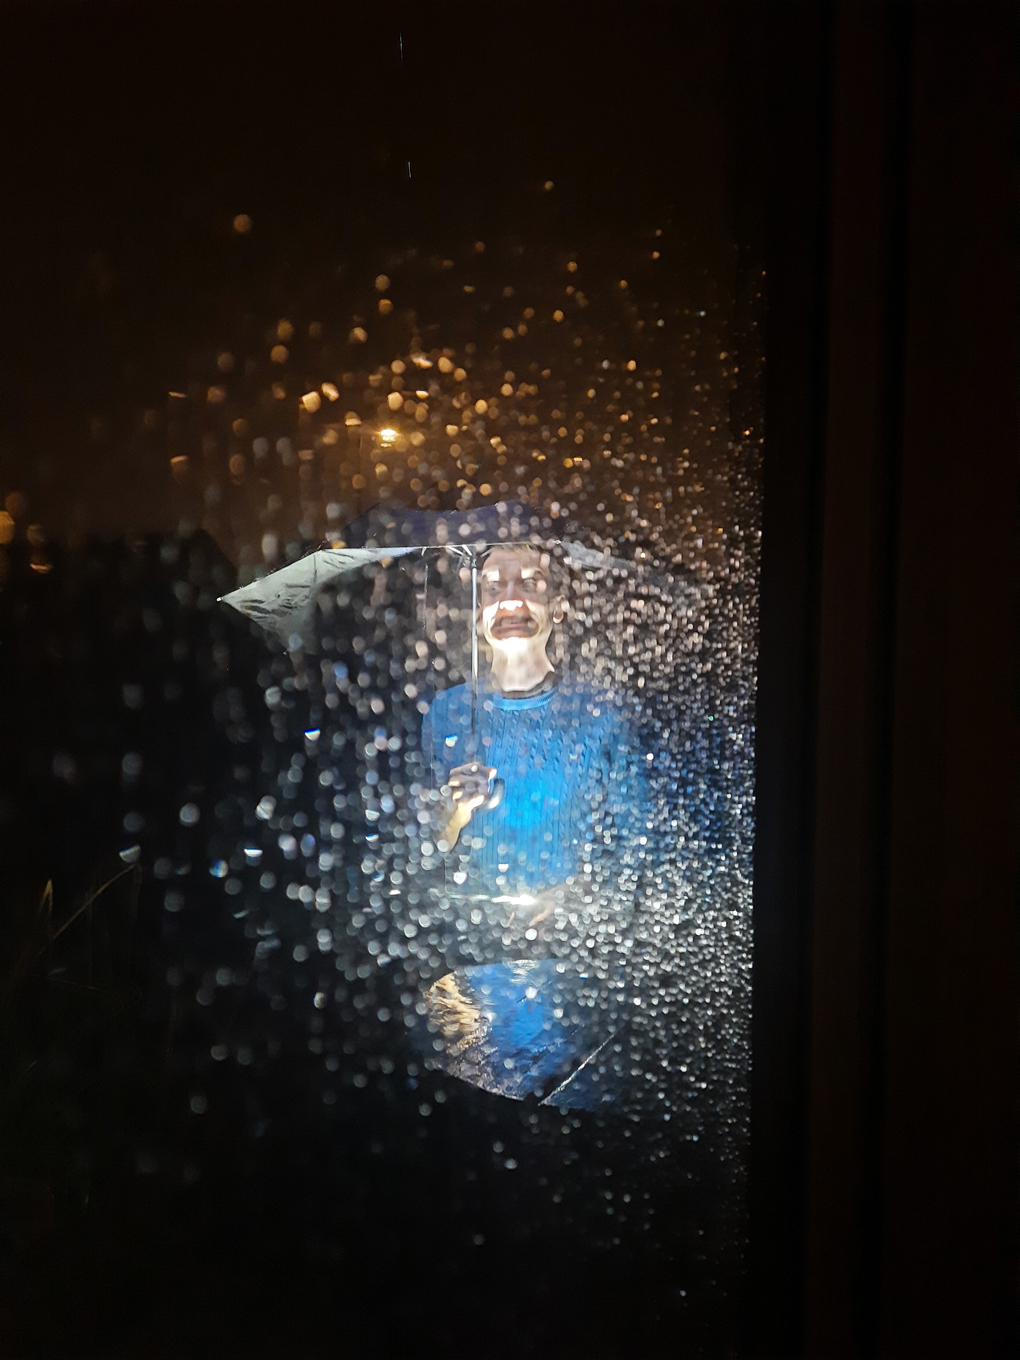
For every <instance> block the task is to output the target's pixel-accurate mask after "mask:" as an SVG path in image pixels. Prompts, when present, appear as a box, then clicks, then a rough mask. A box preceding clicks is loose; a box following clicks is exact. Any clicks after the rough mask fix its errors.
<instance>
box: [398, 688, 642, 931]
mask: <svg viewBox="0 0 1020 1360" xmlns="http://www.w3.org/2000/svg"><path fill="white" fill-rule="evenodd" d="M422 748H423V755H424V757H425V760H426V761H427V762H430V763H431V768H432V777H433V780H434V782H435V785H436V786H437V787H438V786H439V785H440V784H442V783H445V782H446V779H447V776H448V775H449V772H450V770H452V769H453V768H454V767H455V766H457V765H463V764H465V763H466V762H467V761H470V760H479V761H481V762H483V763H484V764H486V765H490V766H495V768H496V776H497V778H499V779H502V780H504V781H505V784H506V793H505V796H504V798H503V801H502V803H500V805H499V806H498V807H497V808H494V809H493V810H491V811H484V812H483V811H477V812H475V814H474V815H473V816H472V818H471V821H470V822H469V823H468V825H467V827H466V828H465V830H464V831H463V832H462V833H461V837H460V839H459V841H458V842H457V845H456V847H455V848H454V850H453V852H452V853H451V855H450V857H449V864H448V870H449V873H450V874H452V878H453V882H452V883H449V887H450V888H451V889H452V890H453V891H455V892H458V893H463V894H466V895H474V894H481V895H486V896H499V895H518V894H522V893H529V894H535V893H537V892H540V891H541V890H542V889H544V888H549V887H553V886H555V885H556V884H560V883H565V882H569V881H571V880H574V879H575V878H577V877H579V876H584V877H590V878H591V879H592V880H593V881H594V882H595V883H596V884H599V883H601V885H602V887H603V889H604V890H608V891H611V892H612V893H613V895H614V897H617V898H618V897H619V894H620V892H621V891H623V892H625V893H626V895H627V896H628V897H630V898H632V897H633V878H634V872H635V870H636V868H637V866H638V864H639V862H640V860H642V859H643V858H644V857H645V852H646V847H647V845H648V842H649V840H650V830H649V824H648V823H649V799H648V790H647V779H646V776H645V769H644V758H643V754H642V753H641V752H640V751H639V750H638V746H637V735H636V731H635V727H634V724H633V722H632V720H631V718H630V716H629V714H628V712H627V710H626V708H625V705H624V703H623V701H622V700H621V699H620V698H619V697H618V696H615V695H613V694H611V693H610V692H608V691H605V690H597V689H594V688H592V687H591V686H588V685H584V684H581V683H578V682H572V681H570V680H569V679H564V680H562V681H561V682H560V683H559V684H558V685H556V686H555V687H554V688H553V689H550V690H547V691H546V692H545V693H542V694H537V695H534V696H532V697H530V698H511V697H509V696H507V695H505V694H502V693H500V692H499V691H496V690H492V689H489V688H486V687H482V688H481V690H480V692H479V695H478V699H477V709H476V730H475V735H474V738H473V739H472V735H471V693H470V690H469V688H468V687H467V686H465V685H457V686H455V687H454V688H452V689H448V690H444V691H441V692H440V693H439V694H437V695H436V696H435V698H434V699H433V702H432V705H431V708H430V710H429V712H428V714H427V715H426V717H425V721H424V724H423V730H422ZM621 905H622V903H621Z"/></svg>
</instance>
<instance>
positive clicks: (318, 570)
mask: <svg viewBox="0 0 1020 1360" xmlns="http://www.w3.org/2000/svg"><path fill="white" fill-rule="evenodd" d="M539 523H540V521H539V519H538V517H537V516H536V515H534V513H533V512H532V511H531V510H530V509H529V508H528V507H527V506H525V505H523V504H522V503H521V502H519V501H511V502H500V503H499V504H497V505H490V506H481V507H479V509H478V510H467V511H456V512H450V513H448V514H441V513H436V512H431V511H424V510H406V511H405V510H392V509H382V508H380V509H376V510H374V511H370V512H369V513H368V514H367V515H364V516H361V517H360V518H359V519H357V520H355V521H353V522H352V523H351V524H349V525H348V526H347V528H346V529H345V530H344V535H343V543H342V545H339V546H336V547H333V546H330V547H322V548H319V549H317V550H315V551H313V552H310V553H308V554H307V555H306V556H305V557H302V558H300V559H299V560H298V561H297V562H291V563H289V564H288V565H287V566H285V567H281V568H280V569H279V570H278V571H274V572H271V573H270V574H269V575H268V576H264V577H262V578H261V579H260V580H257V581H252V582H251V583H250V584H249V585H246V586H241V587H240V588H239V589H237V590H233V591H231V592H230V593H229V594H228V595H224V596H222V597H221V600H220V603H222V604H227V605H230V607H231V608H232V609H236V610H237V611H238V613H240V614H243V615H244V616H245V617H246V618H249V619H251V620H252V621H253V622H254V623H257V624H258V625H259V627H261V628H262V629H263V630H264V631H265V632H266V633H268V634H270V635H272V636H275V637H277V638H279V640H280V641H281V642H282V643H283V645H284V646H285V647H287V648H288V649H289V650H291V651H297V650H299V649H301V650H304V651H313V650H315V639H314V633H313V629H312V624H313V621H314V618H315V607H316V601H317V599H318V597H319V595H320V593H321V592H322V591H323V590H324V589H326V587H328V586H331V585H335V584H336V583H337V582H339V581H340V580H342V579H343V578H344V577H345V576H349V575H351V574H353V573H354V572H357V571H359V570H360V569H362V568H363V567H365V566H368V565H370V564H372V563H375V562H385V561H389V560H392V559H396V558H401V557H410V556H412V555H414V554H417V555H419V556H421V555H423V554H425V553H427V552H429V551H436V550H439V551H445V552H450V553H453V554H456V555H460V556H463V558H464V559H465V561H466V562H467V564H468V565H471V564H473V563H474V562H475V561H476V558H477V554H478V552H479V551H482V550H484V549H486V548H490V547H493V546H495V545H496V544H500V543H529V542H537V543H540V544H541V543H545V542H548V541H556V542H559V543H560V546H561V547H562V549H563V551H564V554H565V556H566V558H567V560H568V562H570V563H571V564H574V565H576V566H580V567H593V568H602V569H606V568H618V569H625V568H627V567H628V566H629V565H630V564H629V563H626V562H623V561H619V560H618V559H616V558H612V557H610V556H609V555H608V554H604V553H600V552H596V551H595V550H594V549H592V548H586V547H584V546H583V545H582V544H580V543H574V542H568V541H565V540H543V539H541V538H540V537H539V534H538V532H537V526H538V525H539ZM473 575H474V573H473ZM472 586H473V588H475V587H476V582H475V581H474V580H472ZM471 626H472V652H473V654H474V653H475V652H476V650H477V647H476V643H477V639H476V637H475V636H474V628H475V624H474V621H472V625H471Z"/></svg>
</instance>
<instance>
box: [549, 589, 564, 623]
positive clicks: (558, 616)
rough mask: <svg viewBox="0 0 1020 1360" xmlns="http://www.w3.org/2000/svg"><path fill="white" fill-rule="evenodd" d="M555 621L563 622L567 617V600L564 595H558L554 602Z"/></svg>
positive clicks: (553, 615)
mask: <svg viewBox="0 0 1020 1360" xmlns="http://www.w3.org/2000/svg"><path fill="white" fill-rule="evenodd" d="M552 617H553V623H562V622H563V620H564V619H565V618H566V617H567V602H566V600H565V599H564V598H563V596H562V595H558V596H557V597H556V599H555V600H553V603H552Z"/></svg>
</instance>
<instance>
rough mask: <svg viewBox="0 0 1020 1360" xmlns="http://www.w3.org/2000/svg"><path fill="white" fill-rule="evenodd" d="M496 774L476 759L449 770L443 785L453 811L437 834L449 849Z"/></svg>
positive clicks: (489, 787) (477, 806)
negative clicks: (447, 791) (446, 789)
mask: <svg viewBox="0 0 1020 1360" xmlns="http://www.w3.org/2000/svg"><path fill="white" fill-rule="evenodd" d="M495 777H496V771H495V768H494V767H493V766H492V765H482V764H481V763H480V761H477V760H471V761H468V763H467V764H466V765H458V766H456V767H455V768H454V769H452V770H451V771H450V774H449V777H448V778H447V781H446V787H447V788H448V789H449V796H450V800H451V802H452V803H453V812H452V814H451V816H450V819H449V821H448V822H447V823H446V825H445V827H443V830H442V834H441V837H440V839H441V840H442V841H445V842H446V848H447V849H448V850H452V849H453V847H454V846H455V845H456V844H457V841H458V840H459V838H460V833H461V832H462V831H463V830H464V828H465V827H466V826H467V824H468V822H470V820H471V814H472V813H473V812H474V811H475V809H476V808H479V807H481V805H482V804H483V803H484V802H485V801H486V799H487V798H488V797H489V794H490V793H491V792H492V781H493V780H494V779H495Z"/></svg>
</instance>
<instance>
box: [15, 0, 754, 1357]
mask: <svg viewBox="0 0 1020 1360" xmlns="http://www.w3.org/2000/svg"><path fill="white" fill-rule="evenodd" d="M172 13H176V11H171V10H170V9H160V7H159V6H156V7H155V8H154V9H153V10H152V11H151V12H147V13H146V14H144V15H143V14H141V13H139V12H138V11H137V10H136V9H135V8H133V7H130V6H126V5H108V6H105V7H103V6H100V7H98V8H97V9H96V10H95V11H93V12H92V13H91V14H86V13H85V12H84V11H75V12H73V13H71V12H68V14H67V16H65V17H66V27H65V29H64V31H63V32H62V34H61V36H60V38H59V39H58V41H57V46H56V50H55V53H54V57H53V63H54V65H53V67H52V69H51V70H49V72H48V73H47V74H46V75H45V77H44V81H45V88H46V89H52V90H53V91H54V92H56V91H57V90H58V88H59V89H60V90H61V91H62V93H61V94H60V98H59V99H57V100H56V103H55V104H54V106H53V107H54V109H55V110H56V112H53V113H51V115H50V117H51V122H50V123H49V124H47V125H46V126H45V127H44V128H43V129H42V130H41V131H38V132H37V133H36V136H37V138H38V139H39V146H40V156H39V157H37V158H36V159H34V160H32V162H31V163H28V162H26V163H25V164H24V165H22V166H21V167H20V168H19V170H18V172H17V173H18V185H19V189H20V191H21V194H22V196H23V201H25V202H30V203H31V204H32V206H31V208H30V209H29V210H28V212H27V214H26V216H25V218H24V220H23V221H22V222H21V224H20V225H19V227H18V229H17V231H16V232H15V247H16V254H17V256H18V259H19V260H20V261H21V262H22V263H23V264H24V267H25V274H24V279H23V280H22V282H20V283H16V286H15V294H16V297H15V307H14V311H13V313H12V315H13V316H14V317H15V324H17V325H20V326H21V327H22V328H23V331H24V341H23V343H22V344H21V345H20V347H19V352H18V356H17V359H16V360H15V361H13V362H14V367H13V369H12V373H13V377H14V380H15V382H14V386H15V387H16V389H17V391H16V394H15V395H16V400H14V401H13V403H12V404H11V405H10V408H9V414H8V417H7V430H6V433H5V441H6V442H5V448H4V452H3V463H2V471H3V487H2V491H3V494H4V496H5V498H6V499H5V501H4V505H5V509H4V510H3V512H2V514H0V539H2V543H3V546H2V549H0V551H2V554H3V559H2V562H3V572H4V577H3V596H2V608H3V609H4V611H5V612H6V624H7V627H6V628H5V631H6V632H7V634H8V636H9V637H10V639H11V641H10V644H9V646H8V647H7V648H6V661H5V663H4V664H5V666H6V668H7V673H8V676H7V678H8V681H9V684H10V689H9V693H10V695H11V696H12V699H11V704H10V715H11V716H10V717H9V735H10V740H11V742H12V743H13V748H14V750H15V752H16V753H17V756H18V760H19V762H20V769H21V776H20V780H19V786H18V788H17V789H16V790H14V791H13V792H11V793H9V794H7V795H6V796H5V801H4V803H3V816H4V831H5V842H6V846H7V849H6V851H5V853H6V856H7V860H6V862H7V865H8V866H9V868H8V875H9V879H10V881H11V883H12V884H13V885H14V889H15V890H16V892H15V900H16V909H15V910H14V911H13V912H12V914H11V920H10V926H9V931H8V936H9V938H8V941H7V945H6V955H5V959H6V964H5V966H6V968H7V980H6V987H7V997H8V1002H9V1006H10V1008H11V1009H10V1013H11V1016H12V1021H11V1025H10V1028H9V1033H8V1039H7V1042H8V1044H9V1046H10V1054H9V1058H10V1061H9V1064H8V1070H9V1072H10V1074H11V1075H10V1079H9V1090H8V1099H7V1110H8V1112H7V1115H6V1123H5V1129H4V1134H3V1136H4V1139H5V1146H6V1149H7V1151H6V1153H5V1161H6V1163H7V1164H8V1165H9V1166H10V1168H11V1176H10V1181H9V1185H8V1187H7V1189H5V1191H4V1194H5V1196H6V1201H5V1202H6V1203H7V1206H8V1211H9V1212H8V1216H9V1218H10V1221H11V1224H12V1228H11V1233H10V1240H11V1245H10V1248H9V1252H8V1256H9V1268H10V1269H11V1270H12V1271H14V1272H15V1273H16V1274H18V1277H19V1278H20V1279H22V1280H23V1281H27V1282H29V1283H30V1284H31V1288H26V1291H25V1292H24V1297H25V1298H26V1299H38V1298H41V1297H43V1296H45V1298H46V1299H47V1300H48V1302H49V1304H50V1305H51V1312H50V1321H49V1322H48V1323H47V1324H46V1325H47V1326H48V1327H50V1328H51V1329H52V1337H51V1342H52V1344H53V1345H55V1346H56V1348H57V1350H58V1351H59V1349H60V1344H61V1342H60V1338H61V1337H65V1336H68V1335H74V1334H77V1332H78V1330H79V1329H80V1328H81V1327H83V1326H87V1327H88V1328H90V1329H91V1331H90V1335H93V1336H94V1337H95V1338H96V1346H97V1353H98V1351H102V1353H103V1354H125V1355H127V1354H129V1353H137V1347H138V1346H139V1345H140V1344H141V1343H142V1342H146V1343H148V1342H151V1341H152V1339H153V1337H155V1336H156V1335H157V1334H158V1335H159V1337H160V1338H161V1342H162V1344H164V1346H165V1349H166V1353H167V1354H174V1355H176V1354H178V1353H180V1354H184V1353H186V1352H187V1353H194V1346H195V1345H196V1344H198V1341H197V1340H196V1338H197V1339H199V1340H201V1341H202V1344H206V1343H208V1344H213V1342H214V1341H215V1342H216V1343H217V1344H219V1343H222V1344H223V1345H224V1346H226V1347H227V1349H229V1347H230V1346H231V1345H241V1344H243V1345H244V1346H245V1347H246V1348H247V1349H248V1350H249V1351H250V1350H251V1348H252V1346H253V1345H255V1353H261V1354H266V1353H270V1352H269V1351H266V1350H264V1349H263V1350H261V1351H260V1350H259V1349H258V1345H257V1344H256V1343H257V1341H258V1338H262V1339H263V1341H265V1338H267V1337H268V1338H269V1340H268V1342H266V1344H268V1345H269V1347H270V1351H271V1353H273V1354H275V1353H280V1354H283V1353H291V1354H293V1353H295V1352H294V1351H290V1352H288V1351H287V1350H286V1346H285V1345H284V1340H283V1339H284V1338H285V1337H290V1338H294V1337H297V1338H299V1340H300V1344H301V1346H303V1347H305V1348H306V1350H307V1348H308V1347H312V1348H313V1349H314V1347H315V1346H318V1347H320V1348H323V1347H325V1345H326V1344H327V1343H330V1342H331V1341H332V1342H335V1341H336V1340H337V1338H339V1337H340V1336H343V1338H344V1339H345V1344H347V1345H348V1347H349V1349H350V1351H351V1353H352V1354H365V1355H368V1354H404V1353H408V1354H412V1353H414V1354H422V1355H425V1354H465V1355H466V1354H476V1353H477V1354H492V1355H502V1354H504V1353H506V1354H510V1353H511V1352H512V1353H513V1354H529V1353H530V1354H548V1353H562V1354H565V1355H567V1354H570V1355H573V1354H577V1355H582V1354H584V1355H590V1354H594V1353H602V1351H599V1350H598V1347H599V1346H602V1347H603V1348H604V1349H605V1353H608V1354H631V1355H645V1354H647V1355H651V1354H659V1353H662V1347H663V1345H664V1344H666V1340H667V1339H671V1340H670V1344H672V1343H673V1341H677V1344H679V1342H678V1340H677V1339H678V1338H680V1337H688V1338H691V1344H692V1345H696V1344H700V1345H703V1346H706V1347H715V1348H717V1349H718V1350H720V1351H721V1350H722V1349H724V1348H725V1347H726V1346H732V1345H733V1344H735V1343H734V1340H733V1338H734V1337H735V1335H736V1332H737V1329H738V1326H739V1318H738V1309H737V1304H736V1302H735V1300H736V1299H737V1298H738V1294H739V1287H740V1280H741V1273H742V1269H743V1256H744V1238H745V1204H744V1190H745V1174H746V1162H747V1137H748V1130H747V1086H748V1072H749V1064H750V1052H749V1020H750V946H751V931H750V894H751V851H752V844H753V801H752V799H753V737H754V733H753V705H754V692H755V644H756V601H757V560H758V508H759V482H758V470H759V453H760V443H761V430H760V419H759V406H758V403H759V394H758V388H757V381H758V373H759V369H760V358H761V356H760V352H759V342H758V334H757V321H758V318H759V305H760V296H759V293H760V287H759V285H760V279H758V278H757V277H755V276H754V275H753V273H752V272H750V271H749V270H748V269H747V268H746V266H745V264H744V260H745V254H744V253H743V251H742V244H743V243H741V242H740V241H738V240H737V239H736V235H735V232H734V228H733V225H732V221H731V213H730V209H731V202H732V184H731V183H730V181H729V180H728V178H727V175H728V174H729V167H731V165H732V161H733V154H732V153H733V148H732V140H733V137H734V135H735V134H734V131H733V126H732V117H731V112H730V107H731V101H730V95H729V93H728V82H730V81H731V80H732V79H733V78H734V64H733V59H732V56H731V48H730V38H731V34H730V32H729V27H728V26H729V24H730V22H731V19H730V17H729V16H730V11H729V10H724V9H722V8H718V9H716V8H714V7H713V8H707V7H689V8H686V9H684V8H681V9H680V10H679V11H677V10H675V9H674V8H664V7H655V6H646V7H639V9H637V10H627V11H620V12H618V13H617V14H616V15H612V16H604V20H605V21H604V22H603V21H602V20H599V21H598V22H596V20H595V18H594V17H593V16H583V17H582V16H581V15H580V14H579V12H574V11H572V10H567V9H563V10H561V11H558V12H555V13H553V14H552V15H547V16H545V15H540V14H539V13H538V12H537V11H532V10H528V11H526V12H522V14H521V15H518V16H515V15H513V14H511V15H497V14H496V13H495V12H493V13H491V14H483V15H476V16H475V17H474V18H473V19H472V23H471V26H470V27H463V26H462V23H463V20H462V17H454V16H453V15H452V13H449V12H447V11H446V10H440V11H438V12H437V13H436V14H435V15H428V16H417V17H414V18H413V20H412V19H411V17H410V16H408V17H407V21H406V22H403V21H402V20H401V19H400V18H399V16H397V17H393V16H384V17H379V18H373V17H369V16H368V14H367V12H366V13H365V14H363V15H361V17H356V16H355V17H351V16H350V15H346V14H340V15H338V14H337V12H336V11H335V9H333V8H329V7H325V8H319V7H315V6H309V5H297V6H294V7H293V9H292V10H288V11H280V12H278V13H277V15H276V17H275V19H274V20H273V21H272V23H268V24H267V26H266V27H265V28H264V29H262V28H260V24H253V21H252V18H251V15H250V14H249V13H248V12H247V11H244V10H242V9H241V8H240V7H235V6H227V5H224V6H214V5H207V6H200V5H196V6H193V7H191V8H189V9H187V11H186V13H187V16H188V21H187V24H186V25H185V31H183V32H182V31H175V30H176V28H177V23H178V21H177V20H176V19H171V14H172ZM157 21H159V22H157ZM166 24H169V27H170V30H171V31H169V32H168V33H167V32H165V27H164V26H165V25H166ZM192 24H195V25H197V27H196V28H192V27H190V25H192ZM255 30H258V31H255ZM157 32H158V34H159V36H160V42H162V41H163V39H164V37H165V39H166V42H167V43H168V45H169V48H168V50H169V54H170V56H171V57H172V58H173V60H171V61H170V62H169V64H168V66H167V68H166V69H165V70H164V67H163V65H162V64H160V65H159V67H158V68H157V67H156V66H154V65H153V64H152V61H151V59H150V57H149V56H148V55H147V54H148V52H149V45H150V42H151V41H154V40H155V37H156V35H157ZM38 33H39V23H38V21H37V20H36V19H34V18H32V17H31V16H29V15H28V14H27V12H26V11H24V10H23V11H22V12H21V14H20V18H19V20H18V22H17V23H16V24H14V25H13V30H12V40H13V41H16V42H17V43H19V44H20V45H21V48H23V49H24V52H25V53H26V54H27V53H29V52H30V51H31V50H33V42H34V41H35V39H36V38H37V37H38ZM82 52H84V53H85V54H87V56H88V61H86V62H84V63H82V62H81V61H80V60H79V59H78V58H79V56H80V54H81V53H82ZM26 60H28V57H27V55H26ZM31 69H34V68H31ZM172 72H176V73H177V75H178V77H179V79H175V78H172V75H171V73H172ZM100 88H102V89H104V90H106V91H107V94H106V96H105V100H104V99H100V98H99V96H98V95H96V94H95V90H98V89H100ZM54 97H55V98H56V94H55V96H54ZM76 100H78V101H80V106H81V108H82V110H83V111H82V113H81V121H80V124H79V123H78V121H77V116H76V115H75V114H74V113H73V110H72V106H74V107H79V104H78V103H76ZM44 153H46V154H44ZM47 154H49V155H51V156H52V157H55V158H56V164H57V165H58V167H59V174H57V175H56V177H55V178H54V177H51V176H49V175H48V174H47V173H44V169H43V166H44V164H46V163H47ZM65 195H66V202H65ZM7 211H8V212H9V211H10V209H8V210H7ZM41 224H42V225H45V230H40V227H41ZM19 290H20V291H19ZM54 1241H58V1242H59V1243H61V1254H60V1256H59V1259H60V1260H61V1261H63V1262H65V1263H66V1269H65V1268H64V1267H63V1266H62V1267H61V1269H60V1271H59V1272H58V1274H57V1277H56V1278H54V1277H53V1275H52V1273H50V1274H46V1273H45V1272H44V1262H45V1261H46V1260H47V1259H48V1258H47V1255H46V1253H47V1250H48V1244H52V1243H53V1242H54ZM97 1262H102V1263H103V1264H102V1265H99V1264H97ZM48 1269H49V1268H48V1267H47V1270H48ZM82 1272H84V1274H82ZM79 1276H81V1278H87V1279H88V1280H89V1281H94V1282H93V1283H90V1284H88V1286H87V1287H86V1286H84V1285H82V1284H81V1283H80V1281H79V1279H78V1278H77V1277H79ZM33 1291H34V1292H33ZM40 1291H41V1293H40ZM128 1295H130V1297H131V1298H132V1299H134V1300H135V1301H136V1302H135V1303H133V1304H131V1305H130V1306H129V1305H128V1304H126V1303H125V1302H124V1298H125V1297H126V1296H128ZM138 1300H140V1301H141V1302H140V1303H138V1302H137V1301H138ZM16 1312H17V1316H16V1317H15V1318H14V1320H13V1321H11V1323H10V1326H11V1327H12V1328H13V1332H14V1338H15V1340H17V1341H18V1342H19V1344H21V1345H22V1347H23V1348H24V1347H26V1346H27V1347H28V1349H29V1350H31V1349H32V1345H34V1344H35V1342H36V1341H37V1340H38V1338H39V1336H40V1335H41V1332H40V1327H42V1326H43V1324H42V1322H40V1320H39V1316H38V1313H37V1310H36V1308H35V1305H32V1306H31V1307H29V1306H27V1305H26V1306H25V1307H24V1308H23V1309H21V1310H20V1311H18V1310H16ZM5 1325H7V1324H5ZM53 1337H55V1338H56V1341H53V1340H52V1338H53ZM210 1338H211V1339H212V1340H210ZM29 1343H31V1344H29ZM228 1343H229V1344H228ZM118 1347H119V1349H118ZM132 1347H134V1348H135V1349H134V1350H132ZM593 1348H594V1349H593ZM302 1353H305V1352H304V1351H303V1352H302ZM307 1353H313V1350H307ZM314 1353H318V1352H317V1351H314Z"/></svg>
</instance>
